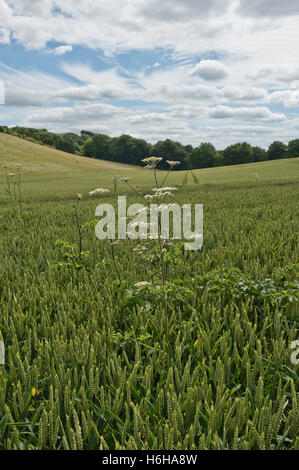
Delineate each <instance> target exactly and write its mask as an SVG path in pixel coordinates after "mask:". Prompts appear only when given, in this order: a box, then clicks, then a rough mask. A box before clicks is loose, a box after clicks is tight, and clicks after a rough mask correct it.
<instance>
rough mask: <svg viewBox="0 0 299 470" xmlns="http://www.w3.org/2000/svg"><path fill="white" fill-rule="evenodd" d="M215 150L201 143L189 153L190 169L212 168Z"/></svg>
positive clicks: (207, 144) (205, 143) (209, 145)
mask: <svg viewBox="0 0 299 470" xmlns="http://www.w3.org/2000/svg"><path fill="white" fill-rule="evenodd" d="M215 159H216V149H215V147H214V145H212V144H210V143H207V142H203V143H202V144H200V146H199V147H197V148H195V149H193V151H192V153H191V162H192V168H209V167H211V166H214V164H215Z"/></svg>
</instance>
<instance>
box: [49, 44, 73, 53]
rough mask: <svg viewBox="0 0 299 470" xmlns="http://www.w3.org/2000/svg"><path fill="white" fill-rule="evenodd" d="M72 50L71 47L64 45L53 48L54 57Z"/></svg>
mask: <svg viewBox="0 0 299 470" xmlns="http://www.w3.org/2000/svg"><path fill="white" fill-rule="evenodd" d="M72 50H73V47H72V46H67V45H65V46H58V47H55V49H54V51H53V52H54V54H55V55H63V54H65V53H66V52H71V51H72Z"/></svg>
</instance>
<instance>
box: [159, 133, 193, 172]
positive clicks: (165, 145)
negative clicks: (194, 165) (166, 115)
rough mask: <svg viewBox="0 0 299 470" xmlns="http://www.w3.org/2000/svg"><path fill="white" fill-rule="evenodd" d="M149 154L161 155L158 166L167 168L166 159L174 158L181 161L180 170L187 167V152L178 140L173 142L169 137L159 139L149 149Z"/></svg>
mask: <svg viewBox="0 0 299 470" xmlns="http://www.w3.org/2000/svg"><path fill="white" fill-rule="evenodd" d="M150 155H151V156H157V157H163V159H164V160H163V162H161V164H160V165H159V167H160V168H163V167H164V168H168V165H167V163H166V160H175V161H179V162H181V165H180V167H179V168H180V170H183V169H184V168H187V166H188V163H187V156H188V155H189V154H188V152H187V151H186V150H185V148H184V146H183V145H182V144H180V143H179V142H175V141H173V140H170V139H166V140H160V141H159V142H157V143H156V144H155V145H153V146H152V148H151V150H150Z"/></svg>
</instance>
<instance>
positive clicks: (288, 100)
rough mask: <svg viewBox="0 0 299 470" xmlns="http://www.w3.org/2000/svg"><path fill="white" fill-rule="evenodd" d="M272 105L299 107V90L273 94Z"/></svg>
mask: <svg viewBox="0 0 299 470" xmlns="http://www.w3.org/2000/svg"><path fill="white" fill-rule="evenodd" d="M271 101H272V103H283V104H284V106H285V107H287V108H291V107H294V106H299V90H281V91H275V92H274V93H271Z"/></svg>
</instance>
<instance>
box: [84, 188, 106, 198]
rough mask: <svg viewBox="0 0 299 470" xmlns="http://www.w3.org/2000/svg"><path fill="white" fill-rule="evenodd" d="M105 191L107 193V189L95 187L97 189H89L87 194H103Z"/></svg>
mask: <svg viewBox="0 0 299 470" xmlns="http://www.w3.org/2000/svg"><path fill="white" fill-rule="evenodd" d="M105 193H109V189H105V188H97V189H94V190H93V191H90V192H89V193H88V195H89V196H90V197H91V196H94V195H95V194H105Z"/></svg>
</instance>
